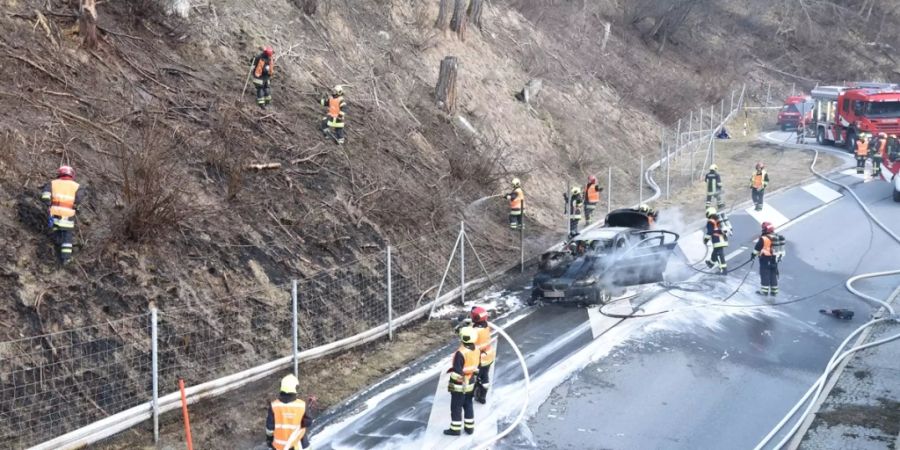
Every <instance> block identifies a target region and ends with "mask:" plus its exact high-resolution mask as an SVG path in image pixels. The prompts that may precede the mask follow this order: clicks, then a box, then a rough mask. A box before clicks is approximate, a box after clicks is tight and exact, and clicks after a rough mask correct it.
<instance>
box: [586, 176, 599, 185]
mask: <svg viewBox="0 0 900 450" xmlns="http://www.w3.org/2000/svg"><path fill="white" fill-rule="evenodd" d="M588 183H589V184H596V183H597V177H595V176H593V175H591V176H589V177H588Z"/></svg>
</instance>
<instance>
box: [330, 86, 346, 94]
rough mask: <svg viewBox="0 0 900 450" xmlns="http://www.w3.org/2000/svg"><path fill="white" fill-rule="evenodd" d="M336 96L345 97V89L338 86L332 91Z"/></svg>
mask: <svg viewBox="0 0 900 450" xmlns="http://www.w3.org/2000/svg"><path fill="white" fill-rule="evenodd" d="M331 92H332V93H333V94H334V95H344V87H343V86H341V85H337V86H335V87H334V89H332V91H331Z"/></svg>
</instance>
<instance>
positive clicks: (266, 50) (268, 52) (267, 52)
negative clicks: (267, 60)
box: [263, 45, 275, 57]
mask: <svg viewBox="0 0 900 450" xmlns="http://www.w3.org/2000/svg"><path fill="white" fill-rule="evenodd" d="M263 54H264V55H266V56H270V57H271V56H272V55H273V54H275V50H272V47H270V46H268V45H267V46H265V47H264V48H263Z"/></svg>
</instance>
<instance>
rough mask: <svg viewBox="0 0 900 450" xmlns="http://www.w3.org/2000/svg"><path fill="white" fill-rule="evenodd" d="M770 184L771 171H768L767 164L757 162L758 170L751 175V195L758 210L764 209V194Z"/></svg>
mask: <svg viewBox="0 0 900 450" xmlns="http://www.w3.org/2000/svg"><path fill="white" fill-rule="evenodd" d="M768 185H769V173H768V172H766V165H765V164H763V163H762V161H760V162H758V163H756V171H755V172H753V175H751V176H750V197H751V198H753V204H754V205H756V210H757V211H762V208H763V196H764V195H765V193H766V187H767V186H768Z"/></svg>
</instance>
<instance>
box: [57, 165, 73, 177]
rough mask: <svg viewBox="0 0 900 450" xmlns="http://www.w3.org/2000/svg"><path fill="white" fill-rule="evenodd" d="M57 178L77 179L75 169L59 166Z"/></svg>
mask: <svg viewBox="0 0 900 450" xmlns="http://www.w3.org/2000/svg"><path fill="white" fill-rule="evenodd" d="M56 176H58V177H69V178H75V169H73V168H72V167H71V166H59V169H56Z"/></svg>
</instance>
